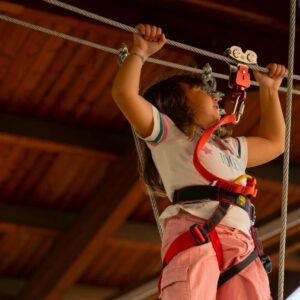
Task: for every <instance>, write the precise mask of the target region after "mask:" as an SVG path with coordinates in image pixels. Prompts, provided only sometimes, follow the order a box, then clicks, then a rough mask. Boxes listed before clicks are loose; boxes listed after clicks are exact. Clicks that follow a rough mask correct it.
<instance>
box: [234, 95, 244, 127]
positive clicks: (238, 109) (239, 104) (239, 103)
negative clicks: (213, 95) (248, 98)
mask: <svg viewBox="0 0 300 300" xmlns="http://www.w3.org/2000/svg"><path fill="white" fill-rule="evenodd" d="M240 98H241V94H239V95H238V96H237V98H236V100H235V105H234V109H233V112H232V113H233V114H235V115H236V120H235V121H234V122H232V123H233V124H234V125H236V124H238V123H239V121H240V119H241V116H242V115H243V113H244V109H245V101H244V99H241V100H240Z"/></svg>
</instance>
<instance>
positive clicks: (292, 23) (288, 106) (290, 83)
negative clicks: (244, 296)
mask: <svg viewBox="0 0 300 300" xmlns="http://www.w3.org/2000/svg"><path fill="white" fill-rule="evenodd" d="M295 34H296V0H291V1H290V35H289V60H288V70H289V74H288V84H287V87H288V90H287V100H286V117H285V118H286V133H285V151H284V157H283V183H282V184H283V187H282V205H281V233H280V249H279V270H278V300H283V297H284V263H285V246H286V228H287V209H288V191H289V161H290V139H291V122H292V120H291V119H292V102H293V95H292V92H291V91H292V88H293V72H294V52H295Z"/></svg>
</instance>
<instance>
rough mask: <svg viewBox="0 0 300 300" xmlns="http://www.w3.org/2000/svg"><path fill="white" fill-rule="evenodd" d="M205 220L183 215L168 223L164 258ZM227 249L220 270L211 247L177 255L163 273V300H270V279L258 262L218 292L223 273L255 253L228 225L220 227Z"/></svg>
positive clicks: (243, 235)
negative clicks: (180, 238)
mask: <svg viewBox="0 0 300 300" xmlns="http://www.w3.org/2000/svg"><path fill="white" fill-rule="evenodd" d="M195 223H198V224H201V223H203V220H201V219H199V218H197V217H194V216H192V215H189V214H187V213H180V214H179V215H177V216H175V217H172V218H170V219H168V220H167V223H166V228H165V231H164V236H163V242H162V257H164V254H165V252H166V251H167V249H168V246H169V245H170V244H171V242H172V241H173V240H174V239H175V238H176V237H177V236H178V235H180V234H181V233H183V232H185V231H187V230H189V228H190V226H191V225H193V224H195ZM216 229H217V232H218V236H219V239H220V241H221V244H222V247H223V256H224V268H223V270H221V271H220V270H219V266H218V262H217V258H216V253H215V251H214V249H213V247H212V245H211V243H207V244H204V245H201V246H196V247H192V248H190V249H188V250H185V251H183V252H181V253H179V254H178V255H176V256H175V257H174V258H173V260H172V261H171V262H170V263H169V265H168V266H166V267H165V268H164V270H163V273H162V279H161V290H162V291H161V295H160V297H161V298H162V300H215V299H217V300H270V299H272V297H271V294H270V287H269V280H268V276H267V274H266V272H265V270H264V267H263V266H262V264H261V262H260V259H259V258H257V259H256V260H255V261H253V262H252V263H251V264H250V265H249V266H248V267H246V268H245V269H244V270H243V271H241V272H240V273H238V274H237V275H235V276H234V277H232V278H231V279H230V280H229V281H227V282H226V283H224V284H223V285H222V286H221V287H220V288H219V289H217V283H218V278H219V275H220V272H221V273H222V272H223V271H225V270H227V269H228V268H229V267H231V266H233V265H235V264H237V263H239V262H240V261H242V260H243V259H244V258H246V257H247V256H248V255H249V254H250V253H251V252H252V251H253V249H254V244H253V241H252V238H250V237H249V236H247V235H246V234H244V233H243V232H241V231H239V230H238V229H234V228H231V227H228V226H225V225H218V226H217V227H216Z"/></svg>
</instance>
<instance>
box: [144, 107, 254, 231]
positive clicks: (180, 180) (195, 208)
mask: <svg viewBox="0 0 300 300" xmlns="http://www.w3.org/2000/svg"><path fill="white" fill-rule="evenodd" d="M153 116H154V127H153V131H152V133H151V135H150V136H148V137H147V138H145V141H146V142H147V145H148V147H149V149H150V151H151V154H152V158H153V161H154V163H155V166H156V168H157V170H158V172H159V174H160V176H161V179H162V182H163V185H164V188H165V190H166V193H167V196H168V198H169V199H170V201H172V198H173V193H174V191H175V190H176V189H180V188H183V187H186V186H191V185H209V184H212V183H211V182H209V181H207V180H206V179H205V178H204V177H203V176H202V175H201V174H200V173H199V172H198V171H197V170H196V168H195V166H194V164H193V154H194V149H195V147H196V144H197V142H198V140H199V137H200V135H201V133H202V132H203V131H202V130H199V134H198V136H196V137H195V139H193V140H190V139H189V138H188V137H187V136H186V135H185V134H184V133H183V132H182V131H180V130H179V129H178V128H177V127H176V125H175V124H174V122H173V121H172V120H171V119H170V118H169V117H168V116H167V115H164V114H162V113H160V112H159V111H158V110H157V109H156V108H155V107H154V106H153ZM247 150H248V148H247V141H246V139H245V138H244V137H239V138H232V137H230V138H227V139H225V140H224V139H221V138H219V137H217V136H215V135H213V136H211V137H210V139H209V140H208V142H207V143H206V144H205V146H204V147H203V149H202V150H201V151H200V153H199V154H198V155H199V159H200V160H201V163H202V164H203V166H204V167H205V168H206V169H207V170H209V171H210V172H211V173H213V174H215V175H217V176H218V177H220V178H223V179H226V180H230V181H233V180H235V179H236V178H237V177H239V176H240V175H242V174H245V169H246V165H247V158H248V152H247ZM242 184H245V182H242ZM217 205H218V201H212V200H209V199H208V200H207V202H204V203H203V202H202V203H188V204H187V203H185V204H175V205H170V206H168V207H167V208H166V209H165V210H164V211H163V213H162V214H161V216H160V222H161V223H162V225H163V226H164V221H165V219H167V218H169V217H171V216H174V215H176V214H178V213H179V211H180V209H183V210H185V211H187V212H189V213H190V214H192V215H195V216H198V217H200V218H203V219H208V218H210V216H211V215H212V214H213V212H214V210H215V209H216V207H217ZM221 224H224V225H228V226H231V227H234V228H237V229H239V230H242V231H243V232H245V233H246V234H248V235H249V229H250V220H249V216H248V214H247V213H246V212H245V211H244V210H243V209H241V208H240V207H237V206H233V205H231V206H230V208H229V210H228V212H227V214H226V216H225V217H224V218H223V220H222V221H221Z"/></svg>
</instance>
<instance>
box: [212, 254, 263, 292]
mask: <svg viewBox="0 0 300 300" xmlns="http://www.w3.org/2000/svg"><path fill="white" fill-rule="evenodd" d="M257 257H258V252H257V250H256V249H255V250H254V251H253V252H252V253H251V254H250V255H249V256H247V257H246V258H245V259H244V260H243V261H241V262H240V263H238V264H236V265H234V266H233V267H231V268H230V269H228V270H227V271H225V272H224V273H222V274H221V275H220V278H219V281H218V288H219V287H220V286H221V285H222V284H224V283H225V282H226V281H228V280H229V279H231V278H232V277H233V276H234V275H236V274H238V273H239V272H241V271H242V270H244V269H245V268H246V267H247V266H249V265H250V264H251V263H252V262H253V261H254V260H255V259H256V258H257Z"/></svg>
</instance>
